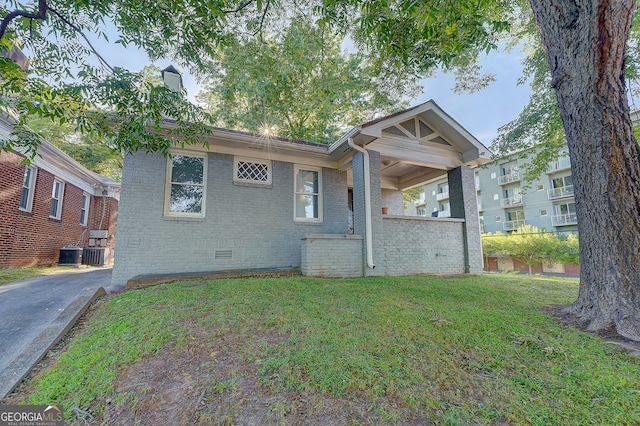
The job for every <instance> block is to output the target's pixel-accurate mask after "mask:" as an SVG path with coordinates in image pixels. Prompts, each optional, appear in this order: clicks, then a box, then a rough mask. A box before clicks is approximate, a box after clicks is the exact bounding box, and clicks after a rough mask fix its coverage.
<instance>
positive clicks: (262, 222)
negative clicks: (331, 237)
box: [113, 153, 348, 284]
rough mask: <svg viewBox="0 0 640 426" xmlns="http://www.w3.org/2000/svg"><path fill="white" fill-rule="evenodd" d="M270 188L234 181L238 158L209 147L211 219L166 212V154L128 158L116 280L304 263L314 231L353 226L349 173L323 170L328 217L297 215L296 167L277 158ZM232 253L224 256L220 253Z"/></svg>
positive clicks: (328, 231)
mask: <svg viewBox="0 0 640 426" xmlns="http://www.w3.org/2000/svg"><path fill="white" fill-rule="evenodd" d="M272 164H273V182H272V185H271V186H270V187H257V186H241V185H237V184H234V183H233V156H232V155H224V154H216V153H210V154H209V155H208V179H207V188H206V217H205V218H204V219H185V218H169V217H165V216H164V215H163V206H164V192H165V170H166V159H165V158H164V157H162V155H160V154H146V153H136V154H133V155H128V156H127V157H126V158H125V162H124V169H123V173H122V176H123V177H122V179H123V180H122V192H121V196H120V205H119V212H118V239H117V240H116V251H115V265H114V270H113V282H114V283H115V284H125V283H126V281H127V280H129V279H131V278H133V277H136V276H141V275H153V274H166V273H180V272H207V271H217V270H226V269H244V268H268V267H300V265H301V239H302V237H303V236H304V235H307V234H346V233H347V232H348V206H347V182H346V181H347V179H346V172H340V171H337V170H330V169H323V193H324V200H323V201H324V221H323V223H321V224H309V223H296V222H294V220H293V178H294V165H293V164H292V163H285V162H279V161H273V163H272ZM223 251H231V253H232V256H231V258H228V259H224V258H220V257H222V256H218V258H217V259H216V252H219V254H221V252H223Z"/></svg>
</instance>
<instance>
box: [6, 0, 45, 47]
mask: <svg viewBox="0 0 640 426" xmlns="http://www.w3.org/2000/svg"><path fill="white" fill-rule="evenodd" d="M47 9H48V6H47V0H38V13H32V12H26V11H24V10H14V11H13V12H11V13H9V14H7V16H5V17H4V19H3V20H2V23H0V38H2V37H4V34H5V33H6V32H7V27H8V26H9V23H10V22H11V21H13V20H14V19H16V18H19V17H22V18H27V19H40V20H42V21H44V20H45V18H46V17H47Z"/></svg>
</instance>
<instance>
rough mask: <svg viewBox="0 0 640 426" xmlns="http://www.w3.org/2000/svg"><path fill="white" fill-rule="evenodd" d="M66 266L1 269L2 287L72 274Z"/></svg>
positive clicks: (0, 280)
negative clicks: (54, 275) (44, 276)
mask: <svg viewBox="0 0 640 426" xmlns="http://www.w3.org/2000/svg"><path fill="white" fill-rule="evenodd" d="M71 271H74V269H70V268H68V267H66V268H65V267H64V266H32V267H30V268H0V285H2V284H7V283H10V282H13V281H19V280H25V279H27V278H33V277H39V276H41V275H53V274H60V273H63V272H71Z"/></svg>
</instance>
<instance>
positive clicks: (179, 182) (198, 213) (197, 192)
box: [164, 151, 207, 217]
mask: <svg viewBox="0 0 640 426" xmlns="http://www.w3.org/2000/svg"><path fill="white" fill-rule="evenodd" d="M206 181H207V157H206V154H192V153H185V152H182V151H176V152H172V156H171V158H169V159H167V181H166V189H165V205H164V214H165V215H166V216H186V217H204V213H205V183H206Z"/></svg>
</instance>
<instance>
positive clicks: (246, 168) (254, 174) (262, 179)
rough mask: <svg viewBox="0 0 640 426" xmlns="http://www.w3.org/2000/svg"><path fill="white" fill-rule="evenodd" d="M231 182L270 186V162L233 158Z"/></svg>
mask: <svg viewBox="0 0 640 426" xmlns="http://www.w3.org/2000/svg"><path fill="white" fill-rule="evenodd" d="M233 180H234V181H235V182H247V183H257V184H262V185H270V184H271V161H269V160H255V159H252V158H243V157H235V158H234V162H233Z"/></svg>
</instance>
